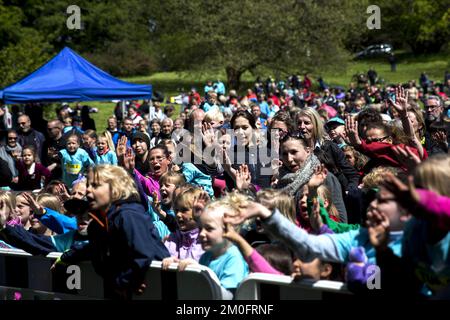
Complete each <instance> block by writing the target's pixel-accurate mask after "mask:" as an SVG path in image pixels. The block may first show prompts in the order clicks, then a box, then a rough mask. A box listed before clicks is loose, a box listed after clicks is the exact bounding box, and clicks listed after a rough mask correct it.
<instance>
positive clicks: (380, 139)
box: [366, 136, 390, 143]
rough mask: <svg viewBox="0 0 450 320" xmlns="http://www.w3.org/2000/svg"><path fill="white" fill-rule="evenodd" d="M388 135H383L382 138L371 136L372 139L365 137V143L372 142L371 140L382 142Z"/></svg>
mask: <svg viewBox="0 0 450 320" xmlns="http://www.w3.org/2000/svg"><path fill="white" fill-rule="evenodd" d="M389 137H390V136H385V137H382V138H373V139H366V142H367V143H372V142H383V141H384V140H386V139H387V138H389Z"/></svg>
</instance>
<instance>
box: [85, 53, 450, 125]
mask: <svg viewBox="0 0 450 320" xmlns="http://www.w3.org/2000/svg"><path fill="white" fill-rule="evenodd" d="M370 67H372V68H374V69H375V70H376V71H377V73H378V77H379V78H382V79H384V81H385V83H400V82H407V81H409V80H413V79H415V80H416V81H417V82H418V79H419V76H420V73H421V72H426V73H427V74H428V76H429V77H430V78H431V79H432V80H435V81H437V82H442V79H443V77H444V72H445V71H446V70H450V53H449V52H447V53H439V54H435V55H420V56H413V55H412V54H408V53H403V52H398V53H397V71H396V72H391V71H390V69H391V68H390V65H389V63H388V62H387V60H380V59H376V60H363V61H351V62H349V63H348V65H347V66H346V68H345V71H344V72H339V73H338V72H324V73H322V74H321V75H322V77H323V79H324V80H325V82H326V83H327V84H329V85H332V86H342V87H348V85H349V83H350V81H351V79H352V76H353V75H354V74H356V73H358V72H367V70H369V68H370ZM261 76H262V77H263V78H267V76H269V75H268V74H267V75H261ZM318 76H319V74H311V77H312V79H314V80H315V79H317V77H318ZM255 78H256V76H253V75H251V74H250V73H246V74H244V75H243V79H242V80H243V81H242V82H243V87H244V88H247V87H252V83H253V81H254V79H255ZM208 79H210V80H216V79H221V80H222V81H224V82H226V76H225V73H224V72H218V73H209V74H199V73H192V72H161V73H155V74H153V75H151V76H139V77H131V78H124V79H123V80H125V81H129V82H134V83H150V84H152V85H153V90H155V91H158V92H161V93H163V95H164V96H165V98H168V97H170V96H175V95H178V94H180V92H186V91H189V89H190V88H192V87H196V88H197V89H198V90H199V92H200V93H202V91H203V87H204V85H205V82H206V80H208ZM88 104H89V105H90V106H93V107H96V108H98V110H99V112H98V113H95V114H93V115H92V117H93V118H94V120H95V123H96V125H97V130H98V131H99V132H100V131H102V130H104V129H106V120H107V118H108V117H109V116H110V115H112V113H113V109H114V103H111V102H89V103H88ZM177 111H178V110H177ZM176 114H178V112H177V113H176Z"/></svg>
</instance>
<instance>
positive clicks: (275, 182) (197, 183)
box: [0, 70, 450, 299]
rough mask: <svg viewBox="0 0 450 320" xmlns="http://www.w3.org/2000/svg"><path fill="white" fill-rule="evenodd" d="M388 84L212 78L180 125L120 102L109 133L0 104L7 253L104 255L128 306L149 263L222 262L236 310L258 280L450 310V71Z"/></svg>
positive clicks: (116, 291) (70, 113)
mask: <svg viewBox="0 0 450 320" xmlns="http://www.w3.org/2000/svg"><path fill="white" fill-rule="evenodd" d="M374 72H375V71H374V70H370V74H369V75H368V78H369V79H370V81H366V82H363V83H351V84H350V86H349V87H348V88H347V89H344V88H333V87H330V86H328V85H327V84H326V83H325V82H324V80H323V79H320V80H321V81H319V87H318V88H316V87H315V86H314V85H313V81H312V80H311V79H310V77H309V75H308V74H305V75H304V76H298V75H293V76H291V77H289V78H287V79H285V80H279V81H277V80H275V79H273V78H268V79H267V80H265V81H263V80H261V79H260V78H258V79H257V80H256V82H255V84H254V87H253V88H249V89H248V90H247V91H246V93H245V94H243V95H239V94H238V92H237V91H236V90H229V91H228V90H226V87H225V85H224V84H223V83H222V82H221V81H217V82H215V83H213V82H212V81H209V82H207V83H206V85H205V87H204V88H203V90H199V91H198V90H196V89H194V88H193V89H192V90H191V91H190V92H189V93H185V94H183V95H182V98H181V105H180V109H179V113H178V112H176V111H175V110H176V109H177V108H175V107H174V106H173V105H170V104H169V105H166V106H165V107H164V106H163V105H162V104H161V102H160V101H156V100H154V101H152V100H149V101H142V103H140V102H139V101H129V102H128V103H127V105H126V111H127V114H126V116H124V115H123V112H122V111H123V109H122V107H121V105H120V104H118V105H117V107H116V109H115V110H114V115H112V116H111V117H109V118H108V120H107V130H105V131H104V132H98V131H97V130H96V124H95V122H94V121H93V120H92V118H90V116H89V114H90V112H92V111H93V110H91V108H90V107H89V106H81V105H80V104H77V106H76V107H74V108H71V107H70V106H69V105H63V106H61V107H59V108H58V109H57V115H56V116H55V118H54V119H51V120H49V121H48V122H46V123H45V124H44V125H42V119H41V118H36V117H33V116H31V114H30V113H29V112H28V113H27V112H24V113H20V112H18V113H14V114H13V113H10V112H9V111H8V109H7V108H6V107H5V106H2V107H1V108H0V125H1V126H0V130H1V131H2V132H3V138H4V139H3V140H4V141H2V145H1V147H0V186H1V188H2V191H0V247H1V248H9V249H14V248H17V249H23V250H25V251H27V252H30V253H32V254H41V255H43V254H48V253H50V252H55V251H56V252H61V253H62V255H61V257H60V258H59V259H58V260H57V262H56V263H55V265H54V268H58V267H60V266H63V265H68V264H76V263H78V262H80V261H84V260H91V261H92V263H93V265H94V268H95V269H96V271H97V272H98V273H99V274H100V275H101V276H103V278H104V279H105V281H104V283H105V294H106V297H108V298H113V299H130V298H131V297H132V294H134V293H142V292H144V291H145V290H151V289H149V288H147V287H149V286H150V287H151V284H146V283H145V274H146V271H147V269H148V267H149V265H150V263H151V261H152V260H160V261H162V262H163V268H168V267H169V265H170V264H172V263H178V268H179V270H180V272H182V271H183V270H185V269H186V267H187V266H188V265H192V264H201V265H204V266H207V267H209V268H210V269H211V270H212V271H213V272H215V273H216V275H217V277H218V279H219V281H220V284H221V288H222V293H223V297H224V298H225V299H232V298H233V294H234V292H235V290H236V288H237V287H238V286H239V284H240V283H241V282H242V280H243V279H244V278H245V277H246V276H247V275H248V274H249V273H251V272H263V273H269V274H281V275H289V276H292V277H293V278H295V279H301V278H311V279H314V280H320V279H327V280H335V281H344V282H346V283H347V284H348V288H349V289H350V290H352V291H353V292H354V293H355V294H358V295H380V296H389V295H396V294H399V293H400V294H402V295H403V296H405V295H407V296H410V297H414V298H418V299H428V298H436V297H437V298H439V297H441V298H449V297H450V295H449V292H450V291H449V290H450V280H449V279H450V255H449V254H448V252H449V245H450V233H449V230H450V155H449V142H450V134H449V127H450V73H448V72H446V73H445V75H444V81H443V82H433V81H431V80H429V79H428V78H427V79H426V80H427V81H425V80H424V78H425V77H427V76H426V75H425V74H422V76H421V79H420V85H419V86H417V85H416V83H415V81H409V82H408V83H403V84H395V85H383V84H379V83H378V82H377V81H375V79H373V78H374V77H375V78H376V73H375V75H374ZM372 80H373V81H372ZM24 110H28V111H29V110H31V109H30V108H28V109H24ZM34 122H36V123H37V122H39V123H40V125H39V126H38V125H37V124H36V125H34ZM43 126H45V129H46V132H40V131H39V128H42V127H43ZM97 126H99V124H97ZM375 265H376V266H378V269H377V268H375V269H374V268H369V267H370V266H375ZM370 270H380V272H381V274H380V279H381V289H380V290H370V289H369V286H368V285H367V283H368V281H369V278H370V277H371V276H373V274H372V273H371V271H370ZM49 272H51V271H50V270H49Z"/></svg>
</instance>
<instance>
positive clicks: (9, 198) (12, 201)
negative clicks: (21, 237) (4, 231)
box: [0, 191, 22, 225]
mask: <svg viewBox="0 0 450 320" xmlns="http://www.w3.org/2000/svg"><path fill="white" fill-rule="evenodd" d="M15 207H16V196H15V195H14V194H13V193H12V192H9V191H0V212H1V214H2V215H3V218H2V219H3V221H4V223H6V224H8V225H22V221H21V219H20V217H19V216H18V214H17V210H15Z"/></svg>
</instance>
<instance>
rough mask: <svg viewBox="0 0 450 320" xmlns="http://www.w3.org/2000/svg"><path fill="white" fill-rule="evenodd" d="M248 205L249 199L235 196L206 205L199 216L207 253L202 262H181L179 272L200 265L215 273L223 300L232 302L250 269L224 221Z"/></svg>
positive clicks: (202, 241) (203, 242)
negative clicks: (234, 292)
mask: <svg viewBox="0 0 450 320" xmlns="http://www.w3.org/2000/svg"><path fill="white" fill-rule="evenodd" d="M246 202H247V197H245V196H243V195H240V194H237V193H232V194H229V195H227V196H225V197H224V198H222V199H221V200H218V201H215V202H211V203H209V204H208V205H206V207H205V209H204V211H203V213H202V214H201V215H200V224H201V231H200V242H201V244H202V248H203V250H205V253H204V254H203V255H202V256H201V258H200V261H199V262H196V261H195V260H193V259H187V260H181V261H180V263H179V269H180V270H181V271H183V270H184V269H185V268H186V266H187V265H190V264H196V263H200V264H202V265H204V266H207V267H208V268H210V269H212V270H213V271H214V273H216V275H217V277H218V278H219V281H220V285H221V287H222V294H223V298H224V299H231V298H232V295H233V291H234V290H235V289H236V288H237V287H238V285H239V283H240V282H241V281H242V280H243V279H244V278H245V277H246V276H247V274H248V265H247V263H246V262H245V260H244V258H243V257H242V254H241V253H240V252H239V249H238V248H237V247H236V246H235V245H233V244H232V243H231V242H229V241H228V240H227V239H226V238H225V237H224V234H225V230H224V228H225V225H224V222H223V217H224V215H225V213H235V214H237V212H238V211H239V210H240V207H241V206H244V205H245V203H246Z"/></svg>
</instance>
